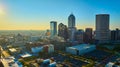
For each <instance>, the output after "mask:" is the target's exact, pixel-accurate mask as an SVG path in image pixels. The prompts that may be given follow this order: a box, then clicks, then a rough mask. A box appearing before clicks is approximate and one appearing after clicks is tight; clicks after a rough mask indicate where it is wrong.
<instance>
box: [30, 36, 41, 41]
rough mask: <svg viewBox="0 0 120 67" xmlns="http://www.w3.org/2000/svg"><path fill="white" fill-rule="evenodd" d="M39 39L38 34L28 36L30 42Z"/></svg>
mask: <svg viewBox="0 0 120 67" xmlns="http://www.w3.org/2000/svg"><path fill="white" fill-rule="evenodd" d="M39 39H40V36H31V37H30V41H31V42H35V41H38V40H39Z"/></svg>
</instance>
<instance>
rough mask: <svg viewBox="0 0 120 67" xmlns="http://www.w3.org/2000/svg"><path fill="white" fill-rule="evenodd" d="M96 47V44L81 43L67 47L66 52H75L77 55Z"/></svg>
mask: <svg viewBox="0 0 120 67" xmlns="http://www.w3.org/2000/svg"><path fill="white" fill-rule="evenodd" d="M95 49H96V46H95V45H89V44H80V45H77V46H72V47H67V48H66V52H68V53H71V54H75V55H82V54H85V53H87V52H90V51H93V50H95Z"/></svg>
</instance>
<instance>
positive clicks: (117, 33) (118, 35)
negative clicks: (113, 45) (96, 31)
mask: <svg viewBox="0 0 120 67" xmlns="http://www.w3.org/2000/svg"><path fill="white" fill-rule="evenodd" d="M111 40H112V41H118V40H120V30H119V29H118V28H117V29H116V30H112V31H111Z"/></svg>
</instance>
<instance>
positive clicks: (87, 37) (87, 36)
mask: <svg viewBox="0 0 120 67" xmlns="http://www.w3.org/2000/svg"><path fill="white" fill-rule="evenodd" d="M92 41H93V30H92V28H86V29H85V33H84V42H85V43H92Z"/></svg>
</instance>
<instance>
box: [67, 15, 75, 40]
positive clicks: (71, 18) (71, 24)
mask: <svg viewBox="0 0 120 67" xmlns="http://www.w3.org/2000/svg"><path fill="white" fill-rule="evenodd" d="M75 32H76V27H75V16H74V15H73V14H70V16H69V17H68V33H69V34H68V35H69V36H68V39H69V41H74V40H75Z"/></svg>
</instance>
